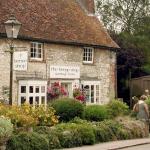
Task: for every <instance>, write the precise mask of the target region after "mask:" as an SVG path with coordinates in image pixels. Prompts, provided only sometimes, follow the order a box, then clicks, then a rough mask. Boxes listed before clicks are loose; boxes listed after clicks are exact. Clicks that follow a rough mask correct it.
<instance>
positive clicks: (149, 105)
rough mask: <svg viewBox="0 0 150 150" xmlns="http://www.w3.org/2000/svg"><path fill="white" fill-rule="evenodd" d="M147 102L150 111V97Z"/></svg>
mask: <svg viewBox="0 0 150 150" xmlns="http://www.w3.org/2000/svg"><path fill="white" fill-rule="evenodd" d="M145 102H146V104H147V105H148V108H149V111H150V98H148V99H147V100H146V101H145Z"/></svg>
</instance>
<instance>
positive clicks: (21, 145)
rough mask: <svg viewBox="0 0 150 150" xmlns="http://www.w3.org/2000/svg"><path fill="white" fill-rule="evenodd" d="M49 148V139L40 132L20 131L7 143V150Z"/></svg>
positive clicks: (44, 149) (45, 149)
mask: <svg viewBox="0 0 150 150" xmlns="http://www.w3.org/2000/svg"><path fill="white" fill-rule="evenodd" d="M33 149H34V150H41V149H42V150H49V145H48V140H47V139H46V137H45V136H43V135H40V134H38V133H34V132H32V133H25V132H24V133H23V132H22V133H19V134H18V135H13V136H12V137H11V139H10V140H9V141H8V143H7V147H6V150H33Z"/></svg>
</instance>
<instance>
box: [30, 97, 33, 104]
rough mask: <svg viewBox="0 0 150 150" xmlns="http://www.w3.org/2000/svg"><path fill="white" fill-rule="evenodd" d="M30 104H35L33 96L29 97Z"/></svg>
mask: <svg viewBox="0 0 150 150" xmlns="http://www.w3.org/2000/svg"><path fill="white" fill-rule="evenodd" d="M29 104H30V105H33V97H29Z"/></svg>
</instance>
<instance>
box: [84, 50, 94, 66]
mask: <svg viewBox="0 0 150 150" xmlns="http://www.w3.org/2000/svg"><path fill="white" fill-rule="evenodd" d="M85 50H86V52H85ZM90 50H91V51H92V52H91V55H92V56H89V54H90ZM90 57H91V59H92V60H91V61H90V60H89V58H90ZM85 58H86V59H87V60H84V59H85ZM82 59H83V64H93V62H94V48H93V47H84V48H83V58H82Z"/></svg>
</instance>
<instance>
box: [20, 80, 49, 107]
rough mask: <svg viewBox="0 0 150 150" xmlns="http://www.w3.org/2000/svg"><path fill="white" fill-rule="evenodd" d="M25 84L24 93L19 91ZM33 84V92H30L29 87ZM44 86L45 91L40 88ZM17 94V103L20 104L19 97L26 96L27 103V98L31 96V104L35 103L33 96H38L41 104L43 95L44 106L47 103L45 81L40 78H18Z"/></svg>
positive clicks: (27, 101)
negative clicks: (37, 90) (37, 88)
mask: <svg viewBox="0 0 150 150" xmlns="http://www.w3.org/2000/svg"><path fill="white" fill-rule="evenodd" d="M22 86H26V93H21V87H22ZM30 86H33V93H30V91H29V87H30ZM36 87H39V93H36V91H35V89H36ZM42 87H45V91H44V92H42V90H41V88H42ZM18 91H19V95H18V105H21V97H26V103H27V104H29V98H30V97H33V106H35V105H36V103H35V98H36V97H39V105H41V104H42V97H45V103H44V104H43V105H44V106H46V105H47V81H41V80H34V81H33V80H20V81H19V90H18Z"/></svg>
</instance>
